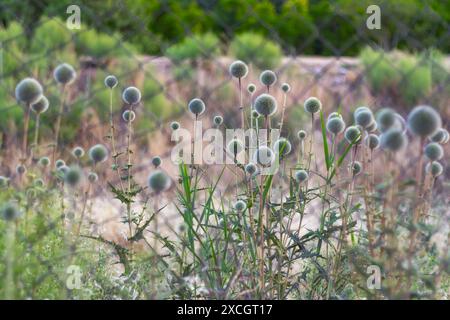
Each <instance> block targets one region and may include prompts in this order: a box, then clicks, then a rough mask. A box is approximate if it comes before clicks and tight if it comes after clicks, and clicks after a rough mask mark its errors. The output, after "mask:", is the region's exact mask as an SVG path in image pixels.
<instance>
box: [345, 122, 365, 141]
mask: <svg viewBox="0 0 450 320" xmlns="http://www.w3.org/2000/svg"><path fill="white" fill-rule="evenodd" d="M344 137H345V140H347V142H348V143H356V142H358V141H360V140H361V130H360V129H359V128H358V127H357V126H350V127H348V128H347V129H346V130H345V133H344Z"/></svg>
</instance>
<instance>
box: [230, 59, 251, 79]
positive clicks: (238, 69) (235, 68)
mask: <svg viewBox="0 0 450 320" xmlns="http://www.w3.org/2000/svg"><path fill="white" fill-rule="evenodd" d="M229 71H230V74H231V76H232V77H235V78H239V79H241V78H245V77H246V76H247V74H248V67H247V65H246V64H245V63H244V62H243V61H241V60H236V61H234V62H233V63H232V64H231V65H230V68H229Z"/></svg>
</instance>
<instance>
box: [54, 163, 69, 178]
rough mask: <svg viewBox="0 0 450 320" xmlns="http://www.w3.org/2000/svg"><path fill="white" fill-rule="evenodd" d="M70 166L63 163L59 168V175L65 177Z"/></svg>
mask: <svg viewBox="0 0 450 320" xmlns="http://www.w3.org/2000/svg"><path fill="white" fill-rule="evenodd" d="M69 169H70V168H69V167H68V166H66V165H62V166H60V167H59V168H58V169H57V173H58V175H59V177H60V178H62V179H64V177H65V175H66V173H67V172H69Z"/></svg>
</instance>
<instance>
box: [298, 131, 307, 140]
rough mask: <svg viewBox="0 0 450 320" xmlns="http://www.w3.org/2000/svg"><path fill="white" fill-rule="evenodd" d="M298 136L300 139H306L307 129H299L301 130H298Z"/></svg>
mask: <svg viewBox="0 0 450 320" xmlns="http://www.w3.org/2000/svg"><path fill="white" fill-rule="evenodd" d="M297 137H298V138H299V139H300V140H304V139H305V138H306V131H305V130H299V131H298V132H297Z"/></svg>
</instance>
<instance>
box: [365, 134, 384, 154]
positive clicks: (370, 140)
mask: <svg viewBox="0 0 450 320" xmlns="http://www.w3.org/2000/svg"><path fill="white" fill-rule="evenodd" d="M365 142H366V146H367V147H368V148H369V149H370V150H375V149H377V148H378V147H379V146H380V138H379V137H378V136H377V135H376V134H373V133H371V134H369V135H368V136H367V137H366V138H365Z"/></svg>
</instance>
